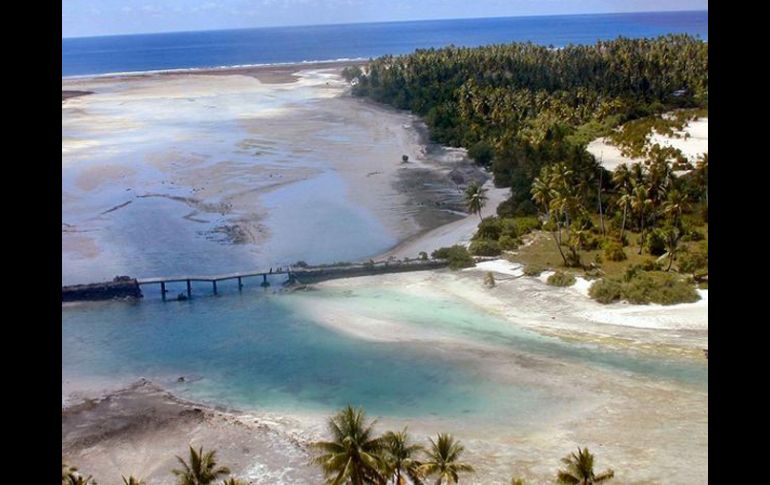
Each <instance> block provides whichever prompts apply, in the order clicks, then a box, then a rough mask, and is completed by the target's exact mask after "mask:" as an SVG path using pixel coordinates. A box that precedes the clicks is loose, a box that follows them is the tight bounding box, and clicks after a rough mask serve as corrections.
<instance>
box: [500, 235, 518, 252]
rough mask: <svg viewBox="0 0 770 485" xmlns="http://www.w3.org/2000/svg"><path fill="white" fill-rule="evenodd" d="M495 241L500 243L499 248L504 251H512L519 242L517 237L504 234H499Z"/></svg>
mask: <svg viewBox="0 0 770 485" xmlns="http://www.w3.org/2000/svg"><path fill="white" fill-rule="evenodd" d="M497 243H498V244H499V245H500V249H503V250H505V251H513V250H514V249H518V247H519V242H518V240H517V239H515V238H512V237H511V236H506V235H502V236H500V239H499V240H498V241H497Z"/></svg>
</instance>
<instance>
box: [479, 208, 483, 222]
mask: <svg viewBox="0 0 770 485" xmlns="http://www.w3.org/2000/svg"><path fill="white" fill-rule="evenodd" d="M479 220H480V221H481V222H484V218H483V217H481V209H479Z"/></svg>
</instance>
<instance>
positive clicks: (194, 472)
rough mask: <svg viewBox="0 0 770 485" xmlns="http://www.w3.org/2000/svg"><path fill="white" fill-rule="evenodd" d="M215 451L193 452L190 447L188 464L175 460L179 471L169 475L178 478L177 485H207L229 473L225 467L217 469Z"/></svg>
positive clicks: (176, 470) (172, 471) (201, 449)
mask: <svg viewBox="0 0 770 485" xmlns="http://www.w3.org/2000/svg"><path fill="white" fill-rule="evenodd" d="M216 453H217V452H216V451H215V450H212V451H209V452H208V453H205V454H204V453H203V447H201V448H199V449H198V451H197V452H196V451H195V448H193V447H192V446H190V464H189V465H188V464H187V463H186V462H185V461H184V460H183V459H182V458H181V457H179V456H177V457H176V459H177V460H179V463H181V464H182V468H181V469H175V470H171V473H173V474H174V475H176V476H178V477H179V478H178V479H177V484H178V485H208V484H209V483H211V482H213V481H214V480H216V479H217V477H219V476H221V475H227V474H229V473H230V469H229V468H227V467H226V466H221V467H217V461H216Z"/></svg>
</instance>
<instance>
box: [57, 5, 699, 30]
mask: <svg viewBox="0 0 770 485" xmlns="http://www.w3.org/2000/svg"><path fill="white" fill-rule="evenodd" d="M669 10H708V0H62V37H87V36H94V35H119V34H138V33H150V32H179V31H193V30H217V29H241V28H251V27H275V26H288V25H319V24H344V23H357V22H385V21H398V20H426V19H448V18H471V17H515V16H526V15H567V14H586V13H613V12H650V11H669Z"/></svg>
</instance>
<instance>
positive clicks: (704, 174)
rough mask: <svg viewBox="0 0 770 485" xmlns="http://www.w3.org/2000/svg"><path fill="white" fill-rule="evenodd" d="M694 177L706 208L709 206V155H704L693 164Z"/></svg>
mask: <svg viewBox="0 0 770 485" xmlns="http://www.w3.org/2000/svg"><path fill="white" fill-rule="evenodd" d="M695 177H696V180H697V181H698V183H699V184H700V185H701V191H702V192H703V195H704V197H705V198H706V207H708V206H709V154H708V153H704V154H703V155H701V156H700V157H699V158H698V161H697V162H696V163H695Z"/></svg>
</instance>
